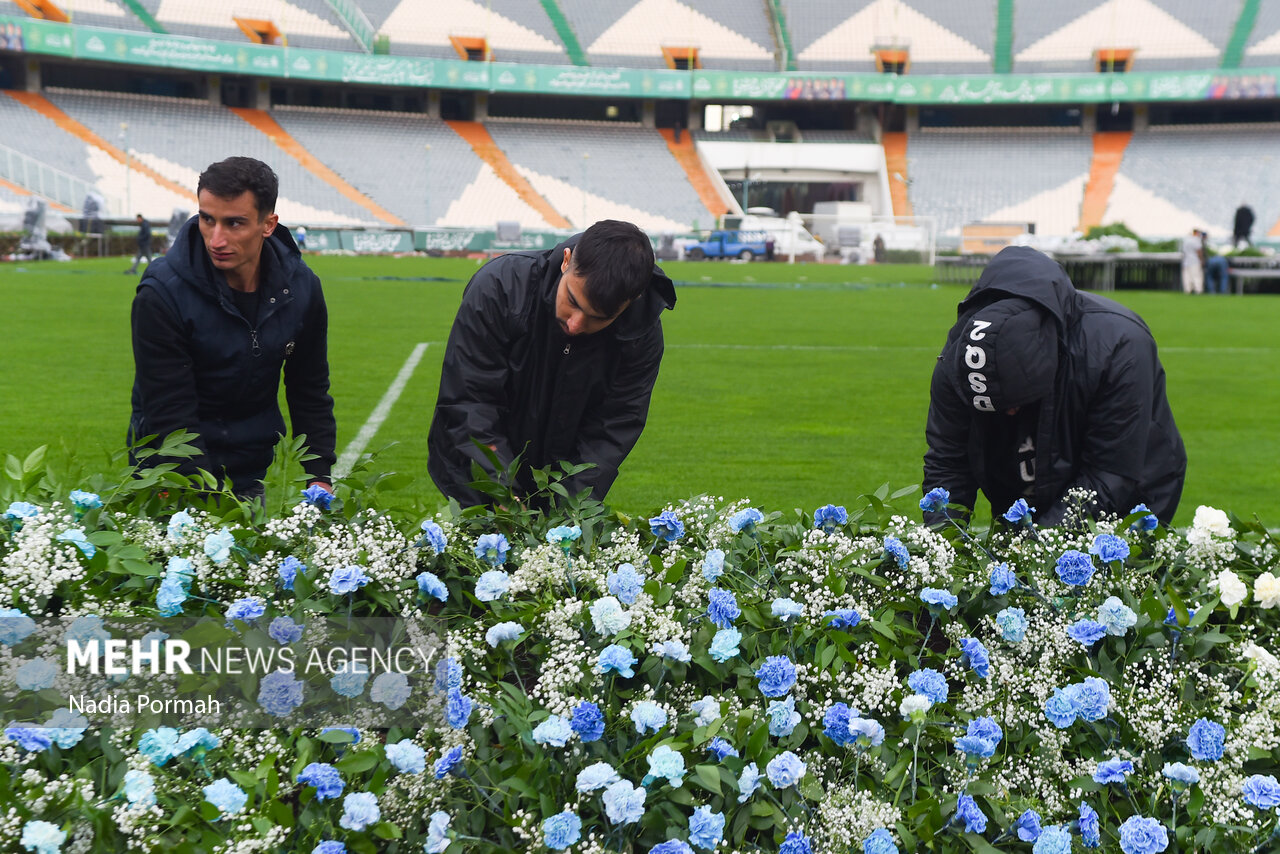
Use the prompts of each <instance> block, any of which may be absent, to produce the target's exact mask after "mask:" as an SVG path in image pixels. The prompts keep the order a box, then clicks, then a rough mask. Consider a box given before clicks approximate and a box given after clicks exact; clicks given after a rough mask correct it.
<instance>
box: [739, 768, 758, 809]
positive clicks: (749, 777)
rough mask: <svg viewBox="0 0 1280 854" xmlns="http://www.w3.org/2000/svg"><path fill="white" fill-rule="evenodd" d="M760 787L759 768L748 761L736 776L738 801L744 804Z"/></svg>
mask: <svg viewBox="0 0 1280 854" xmlns="http://www.w3.org/2000/svg"><path fill="white" fill-rule="evenodd" d="M758 788H760V769H759V768H757V767H756V763H754V762H750V763H748V764H747V767H745V768H743V769H742V773H741V774H740V775H739V776H738V803H740V804H745V803H746V802H747V801H748V800H749V799H750V798H751V796H752V795H754V794H755V793H756V789H758Z"/></svg>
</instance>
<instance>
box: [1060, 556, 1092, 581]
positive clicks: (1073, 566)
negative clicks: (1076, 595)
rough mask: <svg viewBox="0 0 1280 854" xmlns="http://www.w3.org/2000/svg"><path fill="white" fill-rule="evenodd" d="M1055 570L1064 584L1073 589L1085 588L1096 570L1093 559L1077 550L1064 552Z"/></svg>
mask: <svg viewBox="0 0 1280 854" xmlns="http://www.w3.org/2000/svg"><path fill="white" fill-rule="evenodd" d="M1055 568H1056V570H1057V573H1058V578H1060V579H1062V583H1063V584H1070V585H1071V586H1073V587H1084V586H1085V585H1086V584H1088V583H1089V579H1091V578H1093V573H1094V570H1095V568H1094V565H1093V559H1092V558H1091V557H1089V556H1088V555H1087V554H1085V553H1084V552H1081V551H1077V550H1075V549H1067V550H1066V551H1065V552H1063V553H1062V556H1061V557H1060V558H1058V561H1057V565H1056V567H1055Z"/></svg>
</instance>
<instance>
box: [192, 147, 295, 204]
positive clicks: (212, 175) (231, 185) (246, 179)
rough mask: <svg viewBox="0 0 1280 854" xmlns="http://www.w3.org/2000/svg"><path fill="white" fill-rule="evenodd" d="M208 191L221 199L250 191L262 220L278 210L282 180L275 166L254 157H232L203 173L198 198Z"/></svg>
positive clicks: (197, 192)
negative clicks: (275, 170)
mask: <svg viewBox="0 0 1280 854" xmlns="http://www.w3.org/2000/svg"><path fill="white" fill-rule="evenodd" d="M201 190H208V191H209V192H210V193H213V194H214V195H215V196H217V197H218V198H220V199H234V198H235V197H236V196H239V195H240V194H241V193H243V192H245V191H246V190H247V191H248V192H250V193H253V201H254V204H255V205H256V206H257V208H258V218H259V219H261V218H263V217H265V216H266V215H267V214H269V213H272V212H274V211H275V209H276V196H277V195H278V194H279V192H280V179H279V178H277V177H276V173H275V172H273V171H271V167H270V166H268V165H267V164H265V163H263V162H262V161H261V160H254V159H253V158H252V157H228V158H227V159H226V160H219V161H218V162H217V163H214V164H213V165H211V166H210V167H209V168H208V169H206V170H204V171H203V172H201V173H200V181H199V183H197V184H196V195H200V191H201Z"/></svg>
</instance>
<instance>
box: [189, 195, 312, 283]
mask: <svg viewBox="0 0 1280 854" xmlns="http://www.w3.org/2000/svg"><path fill="white" fill-rule="evenodd" d="M262 254H263V256H264V257H263V264H264V265H265V266H266V267H267V268H269V269H271V270H273V271H279V272H280V273H281V274H282V276H281V277H280V278H277V277H275V276H263V277H262V281H263V282H267V283H269V282H271V281H273V280H276V281H291V280H292V278H293V275H294V272H295V269H296V267H297V266H298V265H299V264H301V263H302V253H301V252H300V251H299V250H298V244H297V243H296V242H294V239H293V235H292V234H291V233H290V232H289V229H288V228H286V227H285V226H284V225H281V224H279V223H277V224H276V227H275V229H274V230H273V231H272V232H271V236H270V237H268V238H267V239H266V240H265V241H263V243H262ZM164 260H165V262H166V263H167V264H168V265H169V267H170V269H172V270H173V272H174V273H176V274H177V275H178V277H179V278H181V279H183V280H185V281H187V282H190V283H191V284H192V285H194V286H195V287H197V288H199V289H201V290H203V291H206V292H207V293H209V294H210V295H212V296H214V297H215V298H216V297H217V296H218V295H219V294H220V292H221V291H220V288H219V287H217V286H218V285H221V284H223V283H224V282H225V281H226V277H225V276H223V274H222V272H221V271H220V270H218V268H217V267H214V266H213V262H212V261H211V260H210V259H209V251H208V250H207V249H205V246H204V238H203V237H201V236H200V217H199V216H198V215H197V216H193V217H191V219H189V220H187V222H186V224H184V225H183V226H182V228H181V229H180V230H179V231H178V236H177V238H176V239H175V240H174V241H173V246H172V247H170V249H169V251H168V252H166V253H165V255H164Z"/></svg>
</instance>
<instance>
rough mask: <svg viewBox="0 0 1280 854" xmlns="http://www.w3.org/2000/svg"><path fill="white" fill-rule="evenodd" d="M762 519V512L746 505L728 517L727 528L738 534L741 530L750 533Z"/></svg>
mask: <svg viewBox="0 0 1280 854" xmlns="http://www.w3.org/2000/svg"><path fill="white" fill-rule="evenodd" d="M763 521H764V514H763V513H761V512H760V511H759V510H757V509H756V508H754V507H747V508H745V509H743V510H739V511H738V512H737V513H734V514H733V515H732V516H730V517H729V528H730V529H731V530H732V531H733V532H734V533H735V534H740V533H742V532H743V531H746V532H747V533H751V532H752V531H753V530H755V527H756V525H758V524H760V523H761V522H763Z"/></svg>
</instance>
